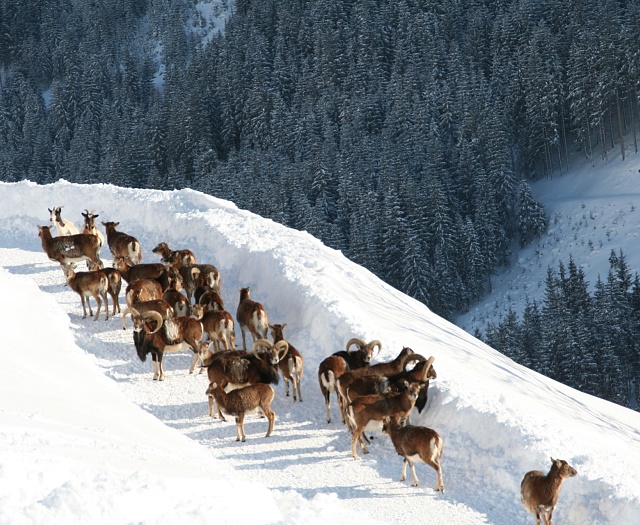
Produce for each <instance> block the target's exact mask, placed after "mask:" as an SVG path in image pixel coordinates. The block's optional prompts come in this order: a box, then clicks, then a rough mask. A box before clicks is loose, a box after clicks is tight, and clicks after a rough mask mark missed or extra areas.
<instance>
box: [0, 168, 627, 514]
mask: <svg viewBox="0 0 640 525" xmlns="http://www.w3.org/2000/svg"><path fill="white" fill-rule="evenodd" d="M0 202H2V206H0V266H1V267H2V268H0V291H1V293H2V297H3V301H1V302H0V309H1V314H0V318H1V319H2V326H3V329H4V332H5V334H6V335H7V338H5V340H4V344H3V345H2V347H1V350H0V352H1V353H2V361H1V362H2V366H0V436H1V438H0V439H1V440H0V445H1V446H0V524H39V523H46V524H56V523H65V524H66V523H92V524H95V523H109V524H120V523H122V524H125V523H176V522H182V523H216V524H219V523H222V524H245V523H246V524H249V523H251V524H263V523H264V524H271V523H286V524H300V525H303V524H304V525H307V524H314V523H334V524H347V523H349V524H351V525H352V524H354V523H368V524H372V525H373V524H382V523H384V524H406V523H430V524H435V525H438V524H458V525H465V524H480V523H482V524H485V523H486V524H501V525H513V524H515V523H534V518H533V516H531V515H529V514H527V513H526V512H525V510H524V509H523V507H522V505H521V503H520V497H519V489H520V481H521V480H522V477H523V475H524V473H525V472H527V471H529V470H533V469H539V470H544V471H547V470H548V468H549V466H550V459H549V457H550V456H552V457H554V458H560V459H565V460H567V461H569V462H570V463H571V464H572V465H573V466H574V467H575V468H576V469H577V470H578V476H576V477H575V478H571V479H568V480H566V481H565V483H564V484H563V486H562V489H561V493H560V499H559V503H558V506H557V508H556V512H555V515H554V517H555V518H556V521H557V522H558V523H562V524H565V525H569V524H576V525H577V524H580V525H584V524H608V523H612V524H613V523H615V524H617V525H625V524H629V525H632V524H638V523H640V475H639V473H640V414H638V413H636V412H633V411H630V410H627V409H624V408H622V407H619V406H617V405H614V404H611V403H608V402H605V401H602V400H599V399H597V398H594V397H592V396H588V395H585V394H582V393H580V392H578V391H576V390H573V389H571V388H568V387H565V386H563V385H561V384H559V383H556V382H554V381H552V380H549V379H547V378H545V377H543V376H541V375H539V374H537V373H535V372H532V371H530V370H528V369H526V368H523V367H521V366H519V365H517V364H515V363H514V362H513V361H511V360H509V359H507V358H506V357H504V356H502V355H501V354H499V353H497V352H495V351H494V350H492V349H491V348H489V347H487V346H486V345H484V344H483V343H482V342H480V341H478V340H476V339H475V338H473V337H472V336H471V335H469V334H467V333H466V332H464V331H463V330H462V329H460V328H458V327H456V326H454V325H453V324H450V323H448V322H446V321H444V320H442V319H441V318H439V317H438V316H436V315H434V314H433V313H432V312H431V311H429V309H428V308H426V307H425V306H424V305H422V304H420V303H418V302H417V301H415V300H413V299H411V298H409V297H407V296H406V295H404V294H402V293H400V292H398V291H397V290H395V289H393V288H391V287H390V286H388V285H386V284H385V283H383V282H382V281H380V280H379V279H378V278H376V277H375V276H374V275H372V274H371V273H370V272H368V271H367V270H365V269H363V268H362V267H360V266H357V265H355V264H353V263H351V262H350V261H348V260H347V259H346V258H345V257H344V256H343V255H342V254H341V253H340V252H338V251H335V250H332V249H330V248H327V247H325V246H324V245H323V244H322V243H321V242H319V241H318V240H316V239H315V238H313V237H312V236H311V235H309V234H307V233H304V232H298V231H295V230H291V229H287V228H285V227H283V226H281V225H278V224H276V223H274V222H273V221H271V220H266V219H264V218H261V217H259V216H256V215H254V214H251V213H249V212H246V211H243V210H240V209H238V208H237V207H236V206H235V205H233V204H232V203H230V202H227V201H223V200H219V199H216V198H213V197H209V196H206V195H204V194H202V193H198V192H195V191H191V190H180V191H151V190H141V189H124V188H118V187H115V186H111V185H77V184H70V183H68V182H65V181H59V182H58V183H55V184H51V185H46V186H40V185H36V184H33V183H30V182H20V183H11V184H8V183H1V184H0ZM59 205H63V206H64V208H63V217H66V218H69V219H71V220H73V221H74V222H76V224H78V223H80V222H81V216H80V213H81V212H82V211H83V210H85V209H89V210H94V211H95V212H96V213H98V214H99V215H100V218H99V220H103V221H116V222H119V223H120V226H119V230H122V231H126V232H127V233H130V234H132V235H134V236H136V237H137V238H138V239H139V240H140V242H141V244H142V247H143V261H144V262H157V261H158V260H159V258H158V257H157V256H156V255H155V254H153V253H151V249H152V248H153V247H154V246H155V245H156V244H157V243H158V242H160V241H165V242H167V243H168V244H169V246H171V247H172V248H175V249H177V248H186V247H188V248H191V249H192V250H193V251H194V252H195V254H196V256H197V257H198V260H199V262H208V263H212V264H215V265H216V266H217V267H218V268H219V269H220V272H221V274H222V282H223V284H222V289H223V297H224V300H225V304H226V307H227V309H228V310H229V311H230V312H232V313H233V314H235V308H236V306H237V301H238V297H237V295H238V294H237V288H238V287H239V286H250V287H251V290H252V292H251V294H252V298H253V299H255V300H257V301H260V302H261V303H262V304H263V305H264V306H265V307H266V309H267V311H268V313H269V318H270V321H271V322H272V323H287V329H286V332H285V335H286V336H287V339H288V340H289V341H290V342H291V343H292V344H294V345H295V346H296V348H298V349H299V350H300V351H301V353H302V354H303V356H304V358H305V375H304V378H303V385H302V394H303V399H304V401H303V402H302V403H294V402H293V400H292V399H291V398H287V397H285V395H284V385H283V383H282V382H281V383H280V384H279V385H277V387H276V399H275V400H274V403H273V408H274V410H275V412H276V414H277V420H276V426H275V431H274V433H273V434H272V436H271V437H269V438H265V437H264V434H265V432H266V426H267V425H266V421H265V420H264V419H260V418H258V417H256V416H252V417H250V418H249V419H248V420H247V422H246V423H245V427H246V431H247V441H246V442H245V443H239V442H236V441H235V424H234V422H233V421H232V420H231V418H228V421H227V422H226V423H225V422H221V421H219V420H213V419H211V418H210V417H209V416H208V413H207V400H206V396H205V390H206V388H207V379H206V374H201V375H199V374H193V375H189V374H188V370H187V369H188V366H189V364H190V362H191V355H190V354H189V353H182V354H170V355H167V356H165V370H166V371H167V377H166V380H165V381H164V382H156V381H153V380H152V367H151V362H150V359H147V361H146V362H141V361H140V360H139V359H138V357H137V355H136V353H135V350H134V346H133V342H132V332H131V330H130V329H129V330H126V331H124V330H122V326H121V317H120V316H119V315H116V316H112V317H110V318H109V320H108V321H105V320H104V318H103V317H102V314H101V317H100V320H98V321H93V320H91V319H89V318H87V319H85V320H83V319H82V318H81V315H82V314H81V312H82V309H81V306H80V299H79V297H78V296H77V295H75V294H74V293H73V292H72V291H71V290H70V289H69V288H68V287H67V286H65V282H64V277H63V274H62V271H61V269H60V267H59V265H57V264H56V263H54V262H51V261H50V260H49V259H48V258H47V257H46V255H45V254H44V253H43V250H42V248H41V245H40V239H39V238H38V235H37V233H38V229H37V225H44V224H47V223H48V212H47V208H51V207H53V206H59ZM102 257H103V259H104V260H105V262H106V263H107V264H111V259H110V254H109V251H108V249H107V247H106V246H105V247H103V249H102ZM120 303H121V304H122V305H124V297H123V295H121V298H120ZM110 308H111V306H110ZM237 336H239V334H237ZM351 337H362V338H363V339H365V340H371V339H374V338H375V339H380V340H381V341H382V343H383V351H382V352H381V354H380V355H379V356H378V360H388V359H391V358H393V357H395V356H396V355H397V354H398V353H399V352H400V350H401V349H402V348H403V347H404V346H409V347H411V348H413V349H414V350H415V351H416V352H419V353H422V354H424V355H425V356H429V355H433V356H434V357H435V362H434V368H435V369H436V370H437V374H438V378H437V380H435V381H432V382H431V385H430V389H429V403H428V406H427V408H426V410H425V411H423V413H422V414H418V413H417V412H415V411H414V413H413V414H412V416H411V421H412V423H413V424H416V425H425V426H429V427H431V428H433V429H435V430H437V431H438V433H440V435H441V436H442V437H443V439H444V443H445V444H444V456H443V474H444V483H445V487H446V491H445V492H444V494H441V493H436V492H434V491H433V487H435V483H436V476H435V472H434V471H433V470H432V469H431V468H429V467H428V466H426V465H424V464H423V463H419V464H418V465H417V470H418V476H419V478H420V485H419V486H418V487H412V486H411V482H410V479H411V476H410V475H409V480H408V481H404V482H401V481H399V477H400V472H401V467H402V459H401V458H400V457H399V456H398V455H397V454H396V452H395V450H394V449H393V446H392V445H391V443H390V440H389V438H388V436H386V435H385V434H382V433H381V432H380V431H379V430H378V429H375V428H374V429H372V430H371V431H370V432H369V433H368V434H369V435H373V436H374V438H375V439H374V440H373V442H372V445H371V446H370V451H371V453H370V454H369V455H367V456H362V457H363V459H362V460H361V461H354V460H353V459H352V457H351V454H350V436H349V434H348V432H347V430H346V429H345V427H344V426H343V425H342V423H341V422H340V419H339V416H338V412H337V406H336V403H335V398H332V411H333V418H334V421H333V422H332V423H331V424H327V422H326V420H325V408H324V402H323V399H322V396H321V394H320V389H319V386H318V380H317V368H318V364H319V363H320V362H321V361H322V360H323V359H324V358H325V357H326V356H328V355H330V354H331V353H333V352H335V351H337V350H342V349H344V346H345V343H346V341H347V340H348V339H349V338H351ZM238 340H241V338H240V337H238Z"/></svg>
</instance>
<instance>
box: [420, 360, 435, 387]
mask: <svg viewBox="0 0 640 525" xmlns="http://www.w3.org/2000/svg"><path fill="white" fill-rule="evenodd" d="M434 361H435V357H433V356H430V357H429V359H427V364H426V365H424V372H423V373H422V380H423V381H428V379H429V370H430V369H431V365H432V364H433V362H434Z"/></svg>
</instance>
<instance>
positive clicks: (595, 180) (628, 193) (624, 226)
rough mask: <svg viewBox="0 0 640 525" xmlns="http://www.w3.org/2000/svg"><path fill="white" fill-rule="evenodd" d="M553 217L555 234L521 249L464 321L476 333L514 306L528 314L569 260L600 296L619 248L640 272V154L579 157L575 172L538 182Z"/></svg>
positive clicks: (540, 196) (535, 189)
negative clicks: (528, 303) (527, 307)
mask: <svg viewBox="0 0 640 525" xmlns="http://www.w3.org/2000/svg"><path fill="white" fill-rule="evenodd" d="M532 189H533V193H534V196H535V198H536V199H537V200H538V201H540V202H542V203H543V204H544V206H545V212H546V214H547V217H548V218H549V228H548V231H547V234H546V235H544V236H543V237H541V238H540V239H539V240H538V241H536V242H534V243H532V244H531V245H529V246H528V247H526V248H525V249H523V250H522V251H519V252H518V253H517V256H516V257H515V260H514V261H513V264H512V265H511V266H510V267H509V268H506V269H504V271H502V272H501V273H499V274H498V275H497V276H495V277H494V278H492V291H491V293H489V294H488V295H487V296H486V297H484V298H483V300H482V301H480V302H479V303H478V304H476V305H475V306H473V307H472V308H471V309H470V310H469V312H467V313H465V314H464V315H461V316H459V317H458V318H457V319H456V324H457V325H458V326H461V327H463V328H464V329H465V330H467V331H468V332H469V333H474V330H475V329H476V328H479V329H480V330H482V331H484V329H485V328H486V324H487V322H491V323H494V324H496V323H498V322H499V321H500V319H501V317H504V316H505V315H506V314H507V312H508V311H509V308H511V309H513V311H515V312H516V313H517V314H518V315H519V318H520V319H522V312H523V311H524V307H525V304H526V301H527V298H528V299H529V301H531V302H533V300H534V299H535V300H536V301H537V302H538V304H542V301H543V299H544V290H545V279H546V276H547V268H548V267H551V268H553V269H554V270H556V271H557V270H558V266H559V264H560V263H561V262H562V263H564V265H565V268H566V266H567V263H568V262H569V258H570V257H572V258H573V261H574V262H575V263H576V265H578V266H579V267H580V268H582V270H583V271H584V274H585V278H586V280H587V282H589V283H590V285H591V286H590V290H591V292H592V293H593V290H594V286H595V284H596V282H597V280H598V276H600V277H601V278H602V280H603V281H606V279H607V273H608V271H609V255H610V254H611V250H615V252H616V253H619V252H620V250H622V253H623V254H624V255H625V257H626V259H627V264H628V266H629V268H630V269H631V271H632V272H635V271H637V270H638V269H640V242H639V240H640V210H639V209H638V207H639V206H640V154H633V153H631V152H629V151H628V152H627V158H626V159H625V160H622V158H621V156H620V152H619V151H618V150H615V151H610V152H609V157H608V162H605V161H604V160H602V159H595V160H593V162H591V161H589V160H587V159H584V158H577V159H575V161H574V162H573V163H572V168H571V171H570V172H569V173H566V174H563V175H562V176H559V175H556V176H555V177H554V178H549V179H543V180H540V181H538V182H536V183H534V184H532Z"/></svg>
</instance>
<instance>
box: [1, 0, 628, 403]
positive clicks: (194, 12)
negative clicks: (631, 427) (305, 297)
mask: <svg viewBox="0 0 640 525" xmlns="http://www.w3.org/2000/svg"><path fill="white" fill-rule="evenodd" d="M216 12H217V13H219V14H220V19H221V20H226V24H225V25H223V26H222V27H224V31H223V32H222V31H219V30H217V28H214V27H212V25H211V23H210V17H211V13H214V14H215V13H216ZM224 13H231V14H230V15H229V16H228V17H223V15H224ZM639 43H640V0H628V1H625V0H595V1H593V2H583V1H579V0H467V1H460V0H442V1H440V0H322V1H319V0H234V1H232V0H211V1H209V2H207V1H205V0H203V1H196V0H111V1H109V2H99V1H95V0H91V1H87V0H48V1H43V0H0V180H2V181H18V180H23V179H29V180H32V181H34V182H37V183H49V182H53V181H57V180H58V179H60V178H63V179H65V180H68V181H70V182H78V183H112V184H116V185H119V186H127V187H145V188H157V189H173V188H184V187H189V188H193V189H195V190H199V191H202V192H205V193H207V194H210V195H213V196H216V197H220V198H223V199H228V200H230V201H233V202H234V203H236V204H237V205H238V206H239V207H241V208H245V209H248V210H250V211H253V212H255V213H257V214H260V215H262V216H264V217H268V218H271V219H273V220H275V221H278V222H280V223H282V224H285V225H287V226H289V227H292V228H296V229H299V230H306V231H308V232H310V233H311V234H313V235H314V236H316V237H318V238H319V239H321V240H322V241H323V242H324V243H325V244H327V245H328V246H331V247H333V248H336V249H339V250H341V251H342V252H343V253H344V254H345V255H346V256H347V257H349V258H350V259H351V260H353V261H354V262H356V263H358V264H361V265H362V266H364V267H366V268H368V269H369V270H370V271H372V272H373V273H374V274H376V275H378V276H379V277H380V278H382V279H383V280H384V281H386V282H387V283H389V284H390V285H392V286H394V287H396V288H398V289H399V290H401V291H403V292H405V293H407V294H408V295H410V296H412V297H414V298H416V299H418V300H419V301H422V302H424V303H425V304H427V305H428V306H429V308H431V309H432V310H433V311H434V312H436V313H437V314H439V315H441V316H443V317H445V318H447V319H452V318H453V317H454V316H455V315H456V314H457V313H459V312H461V311H464V310H465V309H467V308H468V307H469V306H470V305H471V304H474V303H475V302H476V301H477V300H478V299H479V298H480V297H482V296H483V294H485V293H486V292H487V291H488V290H489V289H490V286H491V284H490V277H491V275H492V274H494V273H495V272H496V271H497V270H498V269H499V268H500V267H501V266H503V265H505V264H508V262H509V260H510V257H511V255H512V251H513V249H514V248H516V249H517V246H518V245H520V246H525V245H526V244H528V243H529V242H530V241H531V240H532V239H535V238H536V237H537V236H539V235H540V234H542V233H543V232H544V231H545V229H546V226H547V220H546V218H545V212H544V208H543V206H542V205H541V204H540V203H538V202H536V201H535V199H534V198H533V195H532V192H531V189H530V187H529V182H530V181H531V180H534V179H536V178H540V177H549V176H554V175H558V174H561V173H563V172H566V171H567V169H568V166H569V160H570V158H573V157H575V155H576V154H580V155H583V156H586V157H595V156H597V157H602V158H605V159H606V157H607V155H608V154H610V152H611V151H612V150H614V149H615V150H616V151H617V152H620V154H621V155H622V156H623V157H624V156H625V154H627V152H634V153H635V152H637V151H638V137H637V134H638V131H639V125H640V108H639V93H638V88H639V85H640V45H639ZM52 204H53V203H52ZM612 260H613V262H612V275H614V277H615V276H616V275H618V276H619V275H621V273H624V274H625V279H630V281H629V283H628V287H627V288H626V289H625V294H626V295H625V294H623V295H624V297H625V298H626V299H625V300H624V301H623V302H622V303H619V304H618V305H617V306H616V308H625V309H628V310H625V311H627V312H632V315H626V314H622V313H621V314H620V315H621V319H624V321H625V322H626V323H631V324H630V325H629V326H628V327H627V328H628V330H629V332H628V334H627V332H625V334H627V335H628V337H627V335H625V339H624V342H622V341H620V342H619V345H618V343H615V344H614V342H613V341H614V339H615V337H614V336H616V337H617V336H619V335H620V334H619V333H616V334H613V333H612V334H610V335H609V336H607V337H610V339H611V341H612V342H611V344H610V345H607V346H606V347H604V346H603V347H601V349H600V350H599V351H600V352H610V353H612V354H615V355H617V358H616V359H617V361H616V360H611V361H610V363H611V365H610V366H612V367H615V366H620V367H622V368H624V367H629V371H630V372H629V373H631V374H635V377H638V374H639V373H640V364H639V363H638V361H639V359H638V356H639V355H640V349H639V344H640V343H638V340H639V338H638V333H639V332H640V301H638V298H637V283H635V287H634V281H633V275H632V273H630V272H628V269H625V270H624V272H623V270H622V269H621V268H620V267H619V265H620V261H623V262H624V257H623V255H622V254H617V255H616V254H614V255H613V256H612ZM616 265H617V266H616ZM549 272H550V273H549V283H548V287H549V289H548V295H549V297H548V303H547V301H545V304H544V305H535V304H534V305H529V308H528V309H529V310H531V311H532V314H531V316H529V317H525V319H524V320H523V321H522V323H524V324H525V325H526V324H527V323H530V322H531V323H537V322H539V321H540V317H541V316H544V315H545V312H546V310H552V309H558V308H559V307H558V306H557V305H556V303H555V302H554V301H552V299H554V298H555V296H559V298H557V299H558V300H559V301H562V295H563V294H564V293H568V292H567V289H568V288H570V289H572V290H573V291H574V292H576V293H577V291H579V290H580V283H579V277H580V276H579V273H576V272H577V270H576V269H575V268H574V269H572V265H571V264H569V269H568V273H567V269H566V268H560V269H559V270H556V269H550V270H549ZM558 273H559V275H558ZM627 273H629V275H627ZM612 279H613V277H612ZM636 279H637V278H636ZM599 286H600V289H599V292H598V293H597V294H596V296H595V297H591V298H587V297H583V299H584V305H583V304H582V303H580V306H575V308H576V311H575V312H574V311H571V312H567V311H566V309H567V308H574V307H573V306H572V307H569V306H565V307H563V308H560V310H561V311H559V312H556V313H554V314H553V315H557V316H562V315H569V316H570V317H571V318H572V319H573V321H575V322H576V323H578V324H579V323H583V324H585V323H587V322H589V323H591V324H587V325H586V328H589V327H590V326H591V327H593V326H595V325H596V324H597V322H596V321H593V319H591V318H588V319H587V318H586V317H585V316H588V315H590V314H589V306H588V305H589V304H592V303H595V302H597V301H599V300H600V299H599V294H600V292H601V291H602V294H604V290H606V289H608V287H609V286H610V283H609V282H606V283H605V282H603V283H600V284H599ZM632 290H636V293H635V294H634V293H632ZM583 295H584V293H583ZM571 304H573V303H571ZM622 304H624V305H625V306H624V307H623V306H621V305H622ZM585 319H587V320H585ZM507 322H513V323H515V324H518V323H519V322H520V321H518V320H513V319H512V320H511V321H509V320H508V319H507V320H505V323H507ZM594 329H595V328H594ZM551 330H552V328H549V334H548V337H549V338H550V339H549V340H548V341H549V342H550V341H552V340H553V341H555V343H554V344H555V346H554V347H553V349H551V348H550V347H549V348H547V347H545V349H544V352H543V353H544V355H545V357H544V359H542V358H540V359H538V357H536V355H535V352H537V351H539V352H542V350H539V349H538V350H536V348H533V349H531V348H529V346H527V345H531V346H532V347H535V346H536V345H538V344H539V341H538V340H535V338H531V337H529V336H527V335H526V333H525V332H526V330H525V329H524V328H523V327H522V326H520V328H519V332H521V335H519V336H518V337H520V339H522V342H521V344H520V346H519V347H517V349H516V346H512V345H511V344H510V343H507V342H504V340H505V337H502V335H504V334H503V332H506V329H505V328H504V326H500V327H498V326H493V327H488V330H487V340H489V342H490V343H491V344H493V345H495V347H496V348H497V349H500V350H502V351H503V352H505V353H507V354H508V355H511V354H514V356H515V357H516V358H517V359H519V360H520V361H521V362H524V363H525V364H527V366H530V367H531V368H534V369H537V370H539V371H541V372H543V373H546V374H547V375H551V377H557V378H559V379H560V380H562V381H564V382H566V383H567V384H570V385H571V386H575V387H577V388H581V387H582V388H583V389H584V388H586V389H587V391H589V392H591V393H595V394H596V395H599V396H601V397H605V398H606V399H610V400H613V401H616V402H618V403H621V404H623V405H627V406H629V405H633V404H634V403H635V401H633V399H634V394H632V391H633V389H632V388H629V383H628V382H627V383H626V385H625V384H623V383H624V381H621V383H620V384H619V385H617V386H616V385H609V384H606V385H605V384H601V383H602V381H603V380H602V377H603V374H602V371H601V370H598V368H597V366H596V365H595V364H594V363H595V362H597V363H600V364H601V363H602V359H601V358H600V357H597V356H596V355H595V354H593V353H590V352H591V350H590V346H589V345H586V344H583V341H584V340H585V339H584V338H586V340H589V339H590V335H589V334H585V333H583V331H581V330H578V329H576V330H564V331H563V332H562V336H563V337H566V339H561V338H560V335H558V334H556V335H551ZM625 330H626V328H625ZM522 334H524V335H522ZM545 334H546V332H545V331H538V332H536V335H537V336H538V337H543V338H544V337H546V335H545ZM602 337H605V336H604V335H603V336H602ZM634 341H635V342H634ZM592 343H593V341H591V342H590V344H592ZM623 344H624V345H625V346H624V347H622V346H620V345H623ZM629 345H631V346H629ZM542 346H544V345H542ZM577 348H579V349H580V350H579V352H581V353H578V350H576V349H577ZM531 352H533V353H534V354H532V353H531ZM554 352H555V353H557V352H575V353H576V354H575V355H583V354H584V355H586V356H588V359H587V358H585V360H584V361H583V362H584V371H583V372H581V375H580V378H576V377H577V375H578V374H577V373H576V374H574V372H575V370H576V368H575V367H569V368H567V367H566V362H565V361H562V363H564V364H563V365H562V366H560V365H557V366H556V362H555V361H554V357H553V356H554ZM510 353H511V354H510ZM516 353H517V355H515V354H516ZM630 355H633V356H635V357H633V358H630V357H629V356H630ZM616 363H618V365H616ZM554 367H555V368H554ZM562 367H565V368H566V369H561V368H562ZM574 375H575V376H576V377H570V376H574ZM605 376H606V374H605ZM627 379H628V378H627ZM593 382H596V386H594V385H593ZM585 385H588V386H586V387H585Z"/></svg>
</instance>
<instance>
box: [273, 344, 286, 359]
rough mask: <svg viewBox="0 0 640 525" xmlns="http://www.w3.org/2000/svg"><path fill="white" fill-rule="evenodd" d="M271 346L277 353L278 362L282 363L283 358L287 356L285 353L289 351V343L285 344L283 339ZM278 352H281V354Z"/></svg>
mask: <svg viewBox="0 0 640 525" xmlns="http://www.w3.org/2000/svg"><path fill="white" fill-rule="evenodd" d="M273 346H274V348H275V349H276V350H277V352H278V359H280V361H282V360H283V359H284V356H285V355H287V352H288V351H289V343H287V342H286V341H285V340H284V339H283V340H282V341H278V342H277V343H276V344H275V345H273ZM280 352H282V354H281V353H280Z"/></svg>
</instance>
